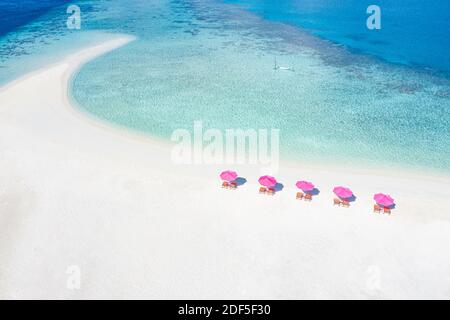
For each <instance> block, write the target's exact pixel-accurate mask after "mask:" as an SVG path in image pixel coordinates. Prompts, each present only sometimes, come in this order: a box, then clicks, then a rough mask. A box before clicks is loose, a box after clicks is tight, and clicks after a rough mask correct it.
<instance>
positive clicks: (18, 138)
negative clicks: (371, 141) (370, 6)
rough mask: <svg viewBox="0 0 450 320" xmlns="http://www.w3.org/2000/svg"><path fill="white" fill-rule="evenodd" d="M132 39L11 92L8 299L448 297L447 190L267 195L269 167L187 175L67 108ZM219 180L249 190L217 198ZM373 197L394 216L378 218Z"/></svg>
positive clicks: (153, 149) (356, 176)
mask: <svg viewBox="0 0 450 320" xmlns="http://www.w3.org/2000/svg"><path fill="white" fill-rule="evenodd" d="M131 40H132V38H130V37H125V36H124V37H120V38H117V39H115V40H109V41H106V42H104V43H101V44H99V45H97V46H94V47H90V48H84V49H82V50H80V52H78V53H77V54H75V55H71V56H68V57H66V58H65V59H64V60H63V61H59V62H55V64H53V65H51V66H48V67H45V68H43V69H40V70H38V71H36V72H33V73H32V74H29V75H26V76H25V77H23V78H20V79H18V80H16V81H14V82H12V83H10V84H9V85H7V86H5V87H3V88H1V89H0V298H2V299H26V298H39V299H48V298H56V299H80V298H86V299H95V298H112V299H116V298H117V299H119V298H152V299H220V298H223V299H227V298H229V299H282V298H283V299H302V298H309V299H315V298H323V299H352V298H356V299H380V298H386V299H415V298H425V299H432V298H438V299H450V255H449V254H448V253H449V251H450V201H449V199H450V179H449V178H448V177H444V176H442V177H439V176H428V175H425V174H423V175H420V174H409V173H406V172H405V173H404V172H386V173H382V172H381V173H380V172H375V171H366V172H362V171H355V172H348V171H347V172H345V174H344V173H342V171H340V170H338V169H336V168H333V169H331V168H318V167H309V166H307V165H298V166H293V165H292V164H291V165H289V166H288V165H283V164H282V166H281V169H280V172H279V174H278V175H277V178H278V179H279V181H280V182H282V183H284V184H285V188H284V189H283V190H282V191H281V192H279V193H278V194H276V195H275V196H273V197H270V196H266V195H260V194H258V183H257V178H258V176H259V174H260V172H259V168H251V167H241V168H240V167H236V168H228V167H226V166H199V165H197V166H195V165H191V166H188V165H183V166H177V165H175V164H173V163H172V162H171V161H170V159H171V158H170V150H171V149H170V145H169V144H166V143H163V142H160V141H157V140H156V139H152V138H150V137H144V136H140V135H138V134H134V133H129V132H127V131H125V130H124V129H117V128H113V127H112V126H110V125H107V124H104V123H102V122H99V121H97V120H95V119H93V118H91V117H90V116H88V115H85V114H83V113H82V112H80V111H78V110H77V108H76V107H75V106H73V105H71V102H70V99H69V98H68V95H67V92H68V82H69V80H70V77H71V76H72V75H73V74H74V72H76V70H78V69H79V68H80V67H81V66H82V65H83V64H84V63H86V62H87V61H89V60H91V59H93V58H95V57H97V56H99V55H101V54H105V53H107V52H108V51H110V50H113V49H115V48H118V47H120V46H122V45H126V44H127V43H128V42H129V41H131ZM222 169H236V170H237V171H238V172H239V174H240V176H242V177H245V178H246V179H247V180H248V182H247V183H246V184H244V185H243V186H240V187H239V188H238V190H235V191H232V190H224V189H221V188H220V180H219V178H218V174H219V173H220V170H222ZM299 179H306V180H311V181H313V182H314V183H315V184H316V185H317V186H318V188H319V189H320V190H321V192H320V194H319V195H318V196H316V197H315V198H314V200H313V201H312V202H310V203H307V202H304V201H298V200H296V199H295V193H296V191H297V190H296V189H295V186H294V183H295V181H297V180H299ZM419 180H420V181H421V183H422V185H425V186H427V188H426V189H425V190H424V189H418V188H417V187H416V186H415V183H417V182H418V181H419ZM341 184H342V185H347V186H349V187H351V188H352V189H353V191H354V192H355V194H356V195H357V200H356V202H354V203H352V205H351V207H350V208H348V209H347V208H340V207H334V206H333V198H334V195H333V193H332V188H333V187H334V186H336V185H341ZM376 192H387V193H390V194H391V195H392V196H393V197H394V198H395V199H396V203H397V208H396V209H394V210H393V213H392V215H390V216H388V215H382V214H375V213H373V212H372V208H373V200H372V197H373V194H374V193H376ZM71 266H76V268H79V271H80V280H81V282H80V288H73V287H70V286H69V287H68V286H67V282H68V281H71V279H72V278H70V277H71V276H72V274H70V272H71V271H70V270H73V269H72V268H71ZM68 271H69V273H68Z"/></svg>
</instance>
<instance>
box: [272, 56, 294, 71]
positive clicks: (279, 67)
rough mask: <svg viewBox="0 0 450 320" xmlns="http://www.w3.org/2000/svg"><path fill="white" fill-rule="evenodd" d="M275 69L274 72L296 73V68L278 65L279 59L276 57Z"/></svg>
mask: <svg viewBox="0 0 450 320" xmlns="http://www.w3.org/2000/svg"><path fill="white" fill-rule="evenodd" d="M273 69H274V70H285V71H294V68H291V67H283V66H279V65H278V63H277V58H276V57H275V64H274V67H273Z"/></svg>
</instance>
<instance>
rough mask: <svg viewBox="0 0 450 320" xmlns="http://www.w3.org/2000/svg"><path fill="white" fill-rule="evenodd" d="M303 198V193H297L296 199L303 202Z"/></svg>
mask: <svg viewBox="0 0 450 320" xmlns="http://www.w3.org/2000/svg"><path fill="white" fill-rule="evenodd" d="M303 196H304V194H303V193H302V192H297V196H296V198H297V199H298V200H302V199H303Z"/></svg>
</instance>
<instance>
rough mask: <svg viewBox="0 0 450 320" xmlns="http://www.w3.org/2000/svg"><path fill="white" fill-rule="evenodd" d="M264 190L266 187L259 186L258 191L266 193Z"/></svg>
mask: <svg viewBox="0 0 450 320" xmlns="http://www.w3.org/2000/svg"><path fill="white" fill-rule="evenodd" d="M266 192H267V189H266V188H264V187H260V188H259V193H266Z"/></svg>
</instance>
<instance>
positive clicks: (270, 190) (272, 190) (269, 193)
mask: <svg viewBox="0 0 450 320" xmlns="http://www.w3.org/2000/svg"><path fill="white" fill-rule="evenodd" d="M267 194H268V195H270V196H273V195H274V194H275V189H273V188H269V190H268V191H267Z"/></svg>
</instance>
